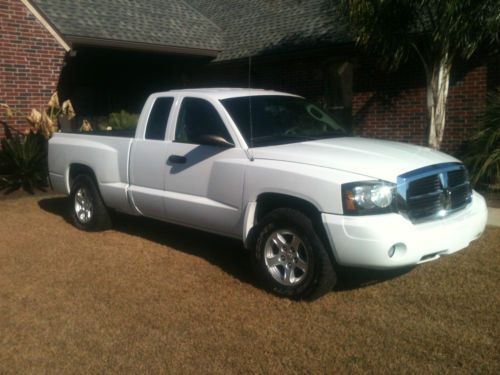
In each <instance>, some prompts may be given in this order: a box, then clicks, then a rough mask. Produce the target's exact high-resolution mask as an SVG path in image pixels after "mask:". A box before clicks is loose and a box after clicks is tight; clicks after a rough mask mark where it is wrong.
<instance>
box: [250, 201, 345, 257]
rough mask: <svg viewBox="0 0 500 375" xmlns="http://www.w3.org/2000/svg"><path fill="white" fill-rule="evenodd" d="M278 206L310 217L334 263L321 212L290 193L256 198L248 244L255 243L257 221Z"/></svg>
mask: <svg viewBox="0 0 500 375" xmlns="http://www.w3.org/2000/svg"><path fill="white" fill-rule="evenodd" d="M278 208H292V209H295V210H297V211H300V212H302V213H303V214H305V215H306V216H307V217H308V218H309V219H311V221H312V223H313V225H314V228H316V231H317V234H318V236H319V237H320V239H321V240H322V241H323V244H324V245H325V246H326V248H327V249H328V250H329V251H328V254H329V256H330V259H331V261H332V262H333V264H336V260H335V256H334V254H333V251H332V248H331V245H330V241H329V240H328V236H327V234H326V230H325V227H324V226H323V220H322V219H321V212H320V211H319V210H318V208H316V206H315V205H314V204H312V203H311V202H309V201H307V200H305V199H302V198H297V197H294V196H291V195H286V194H279V193H264V194H261V195H259V196H258V198H257V209H256V211H255V224H256V225H255V226H254V227H253V228H252V230H251V231H250V233H249V238H248V242H247V244H248V246H250V247H253V246H254V245H255V241H256V239H257V238H256V237H257V234H258V233H257V228H258V224H259V222H260V221H261V220H262V218H263V217H264V216H265V215H267V214H268V213H269V212H271V211H273V210H275V209H278Z"/></svg>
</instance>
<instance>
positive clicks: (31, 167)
mask: <svg viewBox="0 0 500 375" xmlns="http://www.w3.org/2000/svg"><path fill="white" fill-rule="evenodd" d="M1 144H2V149H1V150H0V170H1V171H0V173H1V174H2V176H0V190H7V192H12V191H14V190H17V189H21V188H22V189H24V190H25V191H27V192H29V193H34V190H35V189H39V190H45V188H47V187H48V168H47V140H46V139H45V138H44V136H43V135H42V134H41V133H38V134H35V133H32V132H30V133H29V134H28V135H26V136H23V135H14V136H11V137H9V138H5V139H2V141H1Z"/></svg>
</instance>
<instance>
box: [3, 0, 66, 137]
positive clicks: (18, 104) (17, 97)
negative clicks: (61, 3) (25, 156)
mask: <svg viewBox="0 0 500 375" xmlns="http://www.w3.org/2000/svg"><path fill="white" fill-rule="evenodd" d="M64 55H65V51H64V49H63V48H62V47H61V46H60V45H59V44H58V43H57V41H56V40H55V39H54V38H53V36H52V35H51V34H50V33H49V32H48V31H47V30H46V29H45V27H44V26H43V25H42V24H41V23H40V22H39V21H38V20H37V19H36V18H35V17H34V16H33V15H32V14H31V12H30V11H29V10H28V9H27V8H26V6H25V5H24V4H23V3H22V2H21V1H19V0H2V1H1V2H0V103H7V104H9V105H10V106H11V107H12V108H14V109H15V110H16V112H21V113H22V114H23V115H18V116H16V117H15V118H14V119H11V120H9V121H8V123H9V125H12V126H15V127H16V128H17V129H20V130H23V129H24V128H25V127H26V122H25V120H24V118H23V117H24V116H25V115H27V114H29V112H30V111H31V108H44V106H45V104H46V103H47V102H48V100H49V98H50V96H51V94H52V92H53V91H55V90H56V87H57V82H58V79H59V74H60V71H61V67H62V64H63V61H64ZM4 119H5V117H4V114H3V112H0V120H4ZM2 135H3V127H0V137H1V136H2Z"/></svg>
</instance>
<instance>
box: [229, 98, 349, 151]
mask: <svg viewBox="0 0 500 375" xmlns="http://www.w3.org/2000/svg"><path fill="white" fill-rule="evenodd" d="M221 103H222V105H223V106H224V107H225V108H226V110H227V111H228V112H229V114H230V115H231V117H232V119H233V121H234V122H235V124H236V126H237V127H238V128H239V130H240V132H241V134H242V135H243V137H244V138H245V141H246V142H247V143H248V144H249V145H253V146H256V147H258V146H265V145H269V144H279V143H290V142H301V141H304V140H315V139H323V138H333V137H339V136H345V135H347V132H346V130H345V129H344V128H343V127H342V126H340V125H339V124H338V123H337V122H336V121H335V120H333V119H332V118H331V117H330V116H329V115H328V114H326V113H325V112H324V111H322V110H321V109H320V108H319V107H317V106H315V105H314V104H311V103H309V102H307V101H306V100H304V99H303V98H298V97H294V96H278V95H267V96H252V97H248V96H245V97H239V98H230V99H224V100H221ZM250 112H251V116H250ZM250 118H251V122H252V129H250Z"/></svg>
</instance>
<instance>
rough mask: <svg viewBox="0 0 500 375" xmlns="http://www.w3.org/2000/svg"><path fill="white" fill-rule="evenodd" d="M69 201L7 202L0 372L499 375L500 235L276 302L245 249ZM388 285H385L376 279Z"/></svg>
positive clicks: (1, 253) (2, 204)
mask: <svg viewBox="0 0 500 375" xmlns="http://www.w3.org/2000/svg"><path fill="white" fill-rule="evenodd" d="M65 205H66V201H65V200H64V199H63V198H51V197H47V196H43V197H34V198H21V199H15V200H2V201H0V373H2V374H9V373H12V374H19V373H34V374H42V373H51V374H52V373H146V372H148V373H159V372H163V373H194V372H197V373H242V374H243V373H276V374H283V373H287V374H295V373H314V374H317V373H329V374H332V373H365V372H369V373H398V374H399V373H443V372H445V373H453V374H456V373H479V374H481V373H482V374H484V373H491V374H499V373H500V354H499V353H500V292H499V290H500V228H488V230H487V231H486V233H485V234H484V235H483V237H482V238H481V239H480V240H478V241H476V242H474V243H473V244H472V245H471V246H470V247H469V248H468V249H467V250H465V251H462V252H460V253H458V254H455V255H453V256H451V257H448V258H443V259H441V260H439V261H436V262H433V263H428V264H425V265H422V266H420V267H417V268H415V269H413V270H410V271H409V272H406V273H402V274H400V275H397V274H394V273H392V274H390V273H380V272H378V273H372V272H359V273H354V272H350V273H349V272H346V275H344V278H343V280H344V281H343V283H342V284H341V285H340V286H339V288H338V290H337V291H334V292H332V293H330V294H329V295H327V296H326V297H324V298H322V299H320V300H318V301H316V302H313V303H306V302H291V301H288V300H284V299H279V298H277V297H274V296H272V295H269V294H267V293H265V292H264V291H262V290H261V289H259V288H258V287H256V286H255V285H254V284H253V281H252V274H251V270H250V267H249V264H248V261H247V257H248V256H247V255H246V253H245V252H244V251H242V249H241V245H239V243H238V242H235V241H232V240H227V239H223V238H220V237H216V236H212V235H209V234H204V233H201V232H197V231H194V230H189V229H183V228H180V227H177V226H172V225H166V224H162V223H158V222H155V221H150V220H144V219H137V218H123V217H120V218H119V220H118V222H117V224H116V229H115V230H112V231H109V232H105V233H93V234H88V233H84V232H80V231H78V230H77V229H75V228H74V227H72V226H71V225H70V224H69V223H68V222H67V221H66V219H65V217H64V215H63V213H64V211H65ZM376 281H378V282H376Z"/></svg>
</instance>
